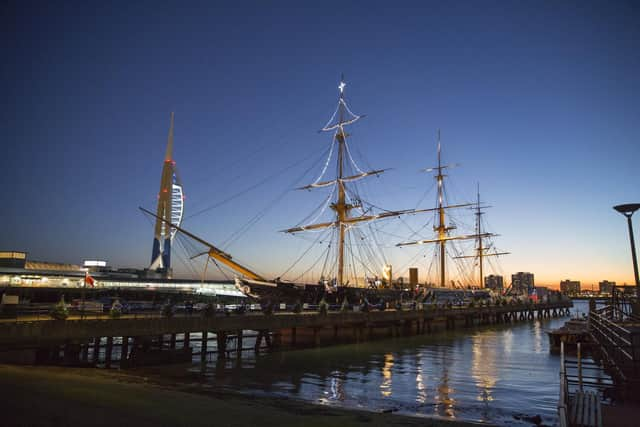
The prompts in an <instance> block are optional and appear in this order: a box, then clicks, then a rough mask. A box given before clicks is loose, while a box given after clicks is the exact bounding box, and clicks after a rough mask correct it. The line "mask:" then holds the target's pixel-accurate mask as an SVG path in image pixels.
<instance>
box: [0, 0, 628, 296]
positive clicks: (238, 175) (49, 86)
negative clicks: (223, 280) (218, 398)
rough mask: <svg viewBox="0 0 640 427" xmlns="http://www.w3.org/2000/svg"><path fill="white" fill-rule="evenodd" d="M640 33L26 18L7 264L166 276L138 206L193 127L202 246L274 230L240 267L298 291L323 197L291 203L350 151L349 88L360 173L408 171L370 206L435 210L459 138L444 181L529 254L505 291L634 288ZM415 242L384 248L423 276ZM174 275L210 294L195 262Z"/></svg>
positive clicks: (547, 12) (474, 25)
mask: <svg viewBox="0 0 640 427" xmlns="http://www.w3.org/2000/svg"><path fill="white" fill-rule="evenodd" d="M89 3H91V2H89ZM130 3H135V4H130ZM639 12H640V9H639V7H638V5H637V3H636V2H625V1H616V2H605V1H602V2H588V1H575V2H573V1H563V2H557V1H535V2H504V1H502V2H500V1H470V2H463V1H459V2H458V1H456V2H430V1H417V2H409V1H406V2H404V1H403V2H395V3H393V5H391V4H390V3H389V2H375V1H372V2H344V1H343V2H331V1H327V2H260V1H256V2H251V1H240V2H231V1H229V2H211V1H209V2H201V3H194V2H158V1H154V2H146V3H145V2H127V3H124V2H123V3H122V4H120V5H119V6H115V5H112V3H111V2H105V3H102V4H100V5H99V6H95V5H92V6H89V5H88V4H87V3H86V2H65V3H62V4H59V5H54V4H53V3H50V2H41V3H38V2H22V1H20V2H10V4H9V5H8V6H7V5H5V6H4V13H3V14H2V20H3V23H2V26H3V28H4V37H3V40H2V50H3V67H2V68H1V70H2V86H3V93H4V94H5V95H4V98H5V102H4V103H2V107H1V108H2V121H1V124H2V135H3V140H4V142H3V143H2V147H3V154H4V155H3V156H2V157H1V159H0V179H1V182H2V183H3V184H4V185H2V188H1V189H0V197H2V200H3V201H4V203H3V208H2V209H1V210H0V212H2V214H1V216H2V220H3V221H2V222H3V231H2V233H1V234H0V249H1V250H5V249H9V250H24V251H27V252H29V258H30V259H36V260H49V261H56V262H69V263H81V262H82V260H83V259H88V258H98V259H106V260H108V261H109V263H110V264H111V265H113V266H117V267H125V266H128V267H134V266H135V267H146V266H148V263H149V261H150V256H151V244H152V240H153V229H152V223H151V221H150V220H149V219H148V218H146V217H145V216H143V215H142V214H141V213H140V212H139V210H138V206H143V207H146V208H148V209H151V210H153V209H154V207H155V200H156V196H157V191H158V186H159V181H160V172H161V168H162V161H163V156H164V149H165V145H166V138H167V131H168V126H169V115H170V112H172V111H175V117H176V119H175V120H176V122H175V123H176V124H175V145H174V158H175V160H176V162H177V166H178V169H179V172H180V177H181V179H182V182H183V184H184V191H185V194H186V196H187V199H186V210H185V215H186V220H185V222H184V226H185V227H186V228H188V229H189V230H191V231H193V232H194V233H196V234H198V235H200V236H203V237H205V238H206V239H207V240H209V241H211V242H212V243H216V244H217V243H219V242H225V241H227V240H229V239H230V237H231V236H232V235H234V233H235V232H236V231H238V230H239V229H241V228H242V227H243V225H244V224H246V223H247V222H248V221H251V219H252V218H253V217H254V216H255V215H256V214H257V213H259V212H263V211H264V212H265V214H264V216H263V217H262V218H260V221H258V222H257V223H256V224H255V225H254V226H253V227H251V228H250V229H249V230H248V231H247V232H246V233H244V234H242V236H241V237H239V238H238V239H235V240H233V241H232V242H231V243H230V244H228V245H226V246H225V249H226V250H228V251H229V252H231V253H232V254H233V255H234V256H235V257H237V259H239V260H241V261H243V262H246V263H247V264H249V265H250V266H252V267H254V268H255V269H256V270H258V271H260V272H262V273H263V274H264V275H266V276H268V277H276V276H279V275H280V274H281V273H282V272H283V271H284V270H286V269H287V268H288V267H289V265H290V264H291V262H292V260H293V259H295V258H297V256H298V254H299V253H300V251H301V250H303V249H302V248H303V247H304V246H305V245H308V244H309V240H308V239H306V240H305V239H304V238H299V237H292V236H288V235H284V234H282V233H279V232H278V230H282V229H284V228H287V227H290V226H294V225H296V224H297V223H298V222H299V221H301V220H302V219H303V218H304V217H306V216H307V215H308V214H309V213H310V211H311V210H312V208H313V207H315V206H317V205H318V204H319V203H320V202H321V201H322V198H323V197H324V196H323V194H325V193H322V194H320V193H312V192H299V191H293V188H295V187H298V186H301V185H304V184H308V183H310V182H312V181H313V180H314V179H315V178H316V177H317V175H318V174H319V173H320V170H321V168H322V162H323V161H324V160H321V159H322V153H323V152H324V151H325V150H326V149H327V148H328V145H329V144H330V142H331V136H330V135H327V134H321V133H318V130H319V129H320V128H321V127H322V126H323V125H324V124H325V123H326V121H327V120H328V119H329V117H330V116H331V114H332V113H333V111H334V108H335V105H336V101H337V96H338V89H337V86H338V83H339V81H340V76H341V74H342V73H344V75H345V80H346V83H347V88H346V96H347V101H348V102H349V106H350V108H351V109H352V110H353V111H354V112H355V113H356V114H366V117H365V118H363V119H362V120H360V121H359V122H358V123H357V124H356V125H354V126H353V127H352V128H351V129H350V130H351V131H352V137H351V138H350V144H352V148H353V152H352V154H353V155H354V158H355V159H356V161H358V162H359V163H360V164H361V165H362V166H363V167H372V168H376V169H377V168H392V170H390V171H388V172H387V173H385V174H383V175H382V176H380V177H379V178H372V179H371V180H369V182H368V183H366V186H367V187H366V194H367V196H368V199H370V200H371V201H372V202H374V203H375V204H376V205H377V206H381V207H384V208H386V209H392V210H393V209H407V208H414V207H417V206H418V207H423V208H427V207H433V206H434V203H435V194H434V193H433V191H432V192H431V193H428V192H427V191H426V190H428V189H429V188H430V187H431V186H432V184H433V178H432V176H431V175H429V174H425V173H421V172H420V169H423V168H426V167H430V166H434V164H435V162H436V135H437V129H441V130H442V144H443V145H442V146H443V160H444V161H445V162H451V163H459V164H460V166H459V167H457V168H455V169H452V170H451V171H450V172H449V173H450V177H449V178H450V180H449V182H448V184H450V185H449V187H448V190H449V195H450V196H451V201H457V202H464V201H473V200H474V199H475V192H476V185H477V183H479V184H480V188H481V193H482V198H483V199H484V200H485V201H486V203H487V204H488V205H490V206H491V208H488V209H487V210H486V211H487V214H486V216H485V217H486V219H487V221H488V223H489V226H490V231H492V232H495V233H497V234H499V235H500V236H499V237H497V238H496V240H495V242H496V247H498V248H499V249H501V250H503V251H508V252H511V255H509V256H506V257H503V258H501V260H500V263H499V268H498V270H497V272H500V273H502V274H504V275H506V276H510V275H511V274H512V273H515V272H518V271H529V272H533V273H534V274H535V276H536V283H537V284H541V285H544V284H551V285H557V284H558V282H559V281H560V280H561V279H566V278H571V279H576V280H581V281H582V282H583V284H587V285H590V284H591V283H596V284H597V282H598V281H599V280H602V279H609V280H614V281H617V282H618V283H623V282H627V283H632V282H633V270H632V264H631V254H630V249H629V240H628V232H627V226H626V222H625V219H624V218H623V217H622V216H621V215H620V214H619V213H617V212H615V211H614V210H613V209H612V206H613V205H616V204H620V203H632V202H638V203H640V185H639V184H640V168H639V167H638V165H639V159H640V79H639V77H638V76H640V54H639V50H638V41H639V40H640V26H639V25H638V22H639V19H640V13H639ZM318 162H320V163H318ZM223 202H224V203H223ZM194 214H195V215H194ZM634 219H635V221H634V226H635V230H636V241H637V242H638V243H639V244H640V234H639V233H638V230H640V214H638V215H636V217H635V218H634ZM425 220H426V218H422V219H421V218H417V217H412V218H411V219H410V220H408V221H410V222H411V224H414V227H418V224H419V223H420V222H421V221H422V222H424V221H425ZM403 226H404V225H394V224H393V223H391V224H389V225H386V224H385V225H382V226H381V227H382V228H381V229H382V230H383V231H385V232H386V233H387V234H385V236H386V238H385V242H384V245H383V246H385V253H386V254H387V256H388V259H389V260H390V262H391V263H392V265H394V269H396V271H395V274H396V275H405V276H406V275H407V273H406V269H405V270H404V271H398V269H400V268H401V267H402V266H404V265H406V264H407V263H410V264H411V265H407V267H409V266H417V267H419V268H420V269H421V270H423V269H425V268H426V267H425V264H424V263H425V262H426V261H421V260H423V259H426V258H424V257H422V258H421V256H422V255H421V254H418V252H419V251H420V250H422V251H423V252H424V251H425V250H426V247H421V248H403V249H399V248H395V246H394V245H395V243H398V242H399V241H402V240H403V239H401V237H403V238H408V237H409V234H410V232H409V231H408V230H407V229H404V228H403ZM430 230H431V229H430V228H429V227H427V228H426V229H425V230H424V233H423V234H422V235H421V236H420V238H431V237H432V236H433V233H432V232H431V231H430ZM392 235H396V236H397V237H393V236H392ZM416 256H417V258H416ZM183 258H184V256H183ZM414 258H415V262H414V261H411V260H412V259H414ZM410 261H411V262H410ZM421 263H422V264H421ZM175 269H176V271H177V272H178V273H179V274H181V275H193V271H192V270H190V269H187V268H185V267H184V265H183V264H182V263H181V261H180V260H179V259H177V258H176V261H175ZM488 272H491V271H488Z"/></svg>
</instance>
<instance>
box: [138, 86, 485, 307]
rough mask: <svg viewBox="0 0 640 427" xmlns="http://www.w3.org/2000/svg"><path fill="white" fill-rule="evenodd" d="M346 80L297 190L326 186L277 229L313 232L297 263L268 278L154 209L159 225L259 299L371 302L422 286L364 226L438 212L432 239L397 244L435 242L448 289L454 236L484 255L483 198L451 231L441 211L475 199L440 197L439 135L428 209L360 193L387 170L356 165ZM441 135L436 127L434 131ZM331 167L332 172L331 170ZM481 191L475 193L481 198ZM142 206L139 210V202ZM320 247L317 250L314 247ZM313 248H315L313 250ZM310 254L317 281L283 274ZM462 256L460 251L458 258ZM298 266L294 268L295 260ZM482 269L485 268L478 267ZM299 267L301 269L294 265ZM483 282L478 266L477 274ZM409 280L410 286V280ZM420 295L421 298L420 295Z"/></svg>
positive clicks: (407, 294)
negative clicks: (312, 168) (403, 277)
mask: <svg viewBox="0 0 640 427" xmlns="http://www.w3.org/2000/svg"><path fill="white" fill-rule="evenodd" d="M345 88H346V84H345V82H344V79H342V80H341V81H340V84H339V86H338V90H339V94H338V102H337V106H336V108H335V111H334V113H333V115H332V116H331V118H330V119H329V121H328V122H327V123H326V125H325V126H324V127H323V128H322V129H321V132H324V133H330V134H331V135H332V138H331V143H330V145H329V147H328V150H327V152H328V154H327V156H326V159H325V161H324V163H323V166H322V168H321V170H320V172H319V174H318V175H317V177H316V179H315V180H314V181H313V182H311V183H310V184H308V185H305V186H302V187H299V188H298V190H307V191H325V192H326V196H325V198H324V200H323V201H322V203H321V204H320V206H319V207H318V208H317V209H316V210H314V211H313V212H311V213H310V214H309V215H307V217H306V218H305V219H304V220H302V221H301V222H300V223H298V224H297V225H295V226H293V227H290V228H287V229H285V230H282V232H283V233H286V234H288V235H298V234H307V235H312V236H315V238H312V239H309V240H311V244H310V245H309V246H308V248H307V249H306V250H302V251H301V252H300V256H299V257H298V258H297V259H296V260H295V261H294V263H293V265H292V266H290V267H289V268H288V269H287V270H286V271H285V273H284V274H282V275H281V277H277V278H275V279H267V278H266V277H264V276H263V275H261V274H259V273H257V272H256V271H255V270H254V269H252V268H249V267H247V266H245V265H242V264H240V263H239V262H237V261H236V260H235V259H234V258H233V257H232V255H231V254H229V253H227V252H226V251H225V250H222V249H221V248H219V247H217V246H215V245H213V244H211V243H209V242H207V241H206V240H204V239H202V238H200V237H198V236H196V235H194V234H193V233H191V232H189V231H187V230H185V229H184V228H182V227H181V226H180V225H179V224H176V223H175V222H172V220H171V219H169V218H167V217H166V216H165V217H163V216H161V215H153V214H152V213H151V212H149V211H146V210H144V209H143V210H144V211H145V212H147V213H148V214H150V215H152V216H154V217H156V220H157V221H158V223H162V224H164V229H166V230H168V232H169V233H175V232H179V233H181V234H183V235H184V236H186V237H188V238H189V239H191V240H192V241H195V242H198V243H199V244H201V245H203V246H204V247H205V248H206V249H205V250H204V251H202V252H201V253H200V254H206V255H207V256H208V257H209V258H208V259H211V260H213V262H214V263H216V265H218V266H219V264H222V265H223V266H225V267H227V268H229V269H231V270H233V271H234V272H235V274H236V277H235V282H236V286H237V287H238V289H240V290H241V291H242V292H243V293H244V294H246V295H247V296H251V297H256V298H261V299H271V300H276V301H291V302H293V301H299V302H303V303H304V302H307V303H317V302H319V301H320V300H321V299H325V301H327V302H329V303H338V304H339V303H342V302H344V301H345V299H346V300H347V301H349V302H357V301H363V300H366V301H369V302H371V303H372V304H378V303H380V302H385V301H387V302H393V301H398V300H406V299H416V298H418V299H419V298H422V297H424V296H425V295H426V291H425V290H424V289H421V290H419V292H417V290H416V287H414V286H408V285H405V284H403V283H402V281H396V282H394V281H393V277H392V270H391V265H390V264H389V263H388V262H387V258H386V256H385V254H384V253H383V251H382V245H381V243H380V241H381V239H380V237H379V236H377V234H376V229H375V228H374V227H371V226H369V225H370V224H372V223H375V222H377V221H381V220H385V219H392V218H398V217H401V216H403V215H408V214H417V213H426V212H432V213H434V214H435V217H436V218H437V221H438V222H437V225H434V231H435V232H436V238H435V239H430V240H420V241H414V242H403V243H399V244H397V246H409V245H418V244H419V245H422V244H427V243H435V244H436V245H437V246H438V248H439V251H438V254H439V272H440V281H439V285H438V286H437V287H438V288H440V289H442V288H450V287H449V286H447V282H446V261H445V259H446V254H447V251H446V247H447V244H448V243H449V242H451V241H455V240H469V239H476V240H477V242H478V249H477V251H476V254H475V256H477V257H479V259H480V263H481V265H482V260H483V258H484V257H485V256H487V255H488V254H487V253H486V246H484V247H483V239H485V238H488V237H491V236H493V235H492V234H490V233H485V232H483V231H482V229H481V227H480V215H481V210H480V201H479V199H478V204H477V218H478V227H477V230H476V232H475V233H471V234H467V235H459V236H454V235H452V233H451V232H452V231H453V230H454V229H455V227H454V226H453V225H451V224H448V223H447V221H446V212H447V211H448V210H450V209H459V208H467V207H471V206H473V205H474V204H473V203H464V204H458V205H446V204H445V203H444V177H445V174H444V171H445V170H446V169H447V168H449V167H451V166H449V165H442V163H441V156H440V153H441V148H440V147H441V145H440V141H439V136H438V165H437V166H436V167H435V168H431V169H426V170H425V171H435V172H436V175H435V178H436V181H437V185H438V194H437V206H436V207H435V208H428V209H418V208H415V209H404V210H388V209H382V208H380V207H378V206H377V205H375V204H373V203H371V202H370V201H368V200H367V199H366V198H365V197H363V193H364V191H362V189H361V188H360V187H359V186H360V181H361V180H364V179H366V178H371V177H377V176H380V175H382V174H383V173H384V172H385V171H386V170H387V169H367V168H364V169H363V168H361V167H360V166H359V165H358V163H357V162H356V161H355V160H354V158H353V156H352V154H351V153H352V150H351V149H350V146H349V143H348V139H349V136H350V134H349V133H348V131H347V129H349V128H350V126H352V125H354V124H355V123H357V122H358V121H359V120H360V119H361V118H362V117H364V116H361V115H357V114H355V113H353V112H352V111H351V109H350V108H349V106H348V104H347V102H346V99H345ZM438 135H439V132H438ZM331 170H333V171H334V173H331ZM478 197H479V196H478ZM141 209H142V208H141ZM319 247H321V248H322V249H321V250H318V248H319ZM314 249H315V253H314V252H313V250H314ZM307 255H308V256H309V258H313V259H311V262H310V266H309V267H308V268H307V266H305V267H304V268H302V270H303V271H304V272H309V271H311V270H312V269H314V270H315V271H317V272H319V279H318V280H315V281H307V282H305V280H300V279H301V278H302V279H304V278H303V276H304V274H300V275H298V276H297V277H294V278H293V279H288V280H287V279H284V278H283V277H284V276H285V275H286V274H287V273H289V272H290V271H292V269H293V268H294V267H296V266H298V264H299V262H300V261H301V259H302V258H304V257H305V256H307ZM460 258H463V257H460ZM298 267H299V266H298ZM481 268H482V267H481ZM298 269H300V268H298ZM480 275H481V276H480V280H482V271H481V273H480ZM412 285H413V284H412ZM421 295H422V296H421Z"/></svg>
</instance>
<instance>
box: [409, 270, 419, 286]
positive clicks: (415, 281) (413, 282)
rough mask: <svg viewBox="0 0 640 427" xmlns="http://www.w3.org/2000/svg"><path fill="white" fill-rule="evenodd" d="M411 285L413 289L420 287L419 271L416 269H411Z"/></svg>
mask: <svg viewBox="0 0 640 427" xmlns="http://www.w3.org/2000/svg"><path fill="white" fill-rule="evenodd" d="M409 285H411V287H412V288H415V287H416V286H418V269H417V268H416V267H411V268H410V269H409Z"/></svg>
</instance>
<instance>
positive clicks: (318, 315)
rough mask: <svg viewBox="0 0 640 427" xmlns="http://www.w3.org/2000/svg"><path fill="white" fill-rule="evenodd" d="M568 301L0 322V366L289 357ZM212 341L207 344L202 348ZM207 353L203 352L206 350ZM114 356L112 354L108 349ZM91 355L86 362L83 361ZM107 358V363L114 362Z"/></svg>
mask: <svg viewBox="0 0 640 427" xmlns="http://www.w3.org/2000/svg"><path fill="white" fill-rule="evenodd" d="M571 306H572V303H571V301H558V302H552V303H541V304H508V305H499V306H483V307H464V308H444V307H441V308H435V307H432V306H422V305H421V304H416V305H415V306H412V307H406V308H405V309H395V310H382V311H348V310H340V311H335V312H334V311H328V312H327V311H326V310H325V311H302V312H288V311H277V312H275V313H272V314H265V313H261V312H247V313H242V314H236V313H234V314H228V313H227V315H225V314H221V315H211V316H206V315H175V316H172V317H169V318H167V317H162V316H159V315H158V316H153V317H134V316H128V317H123V318H118V319H86V318H85V319H82V320H80V319H78V320H40V321H21V320H20V319H16V320H15V321H11V322H0V360H4V361H15V362H18V363H44V364H49V363H62V364H68V365H74V364H83V363H86V364H96V363H98V362H100V363H104V365H105V366H111V364H112V363H113V361H114V360H115V359H118V360H119V361H120V366H121V367H126V366H135V365H142V364H161V363H171V362H174V361H176V362H178V361H179V362H186V361H191V360H192V357H193V355H194V352H193V349H192V344H194V343H197V342H198V341H199V342H200V345H199V346H197V347H198V348H199V349H198V351H199V353H200V356H201V361H202V362H206V361H207V354H209V353H211V352H213V351H214V350H209V349H210V348H211V349H214V348H215V353H217V357H218V358H225V357H228V356H229V355H230V354H232V353H235V354H236V355H237V356H239V355H240V354H241V353H242V351H245V350H249V349H252V350H254V351H259V350H260V349H261V348H268V349H291V348H296V347H310V346H320V345H332V344H339V343H352V342H364V341H368V340H375V339H384V338H389V337H399V336H408V335H418V334H427V333H432V332H436V331H439V330H445V329H453V328H458V327H472V326H476V325H484V324H497V323H515V322H521V321H530V320H534V319H541V318H548V317H559V316H566V315H569V309H570V307H571ZM210 340H213V343H211V342H210ZM209 345H211V347H209ZM116 347H118V348H119V351H118V350H117V349H116ZM90 353H91V357H90ZM114 355H115V359H114Z"/></svg>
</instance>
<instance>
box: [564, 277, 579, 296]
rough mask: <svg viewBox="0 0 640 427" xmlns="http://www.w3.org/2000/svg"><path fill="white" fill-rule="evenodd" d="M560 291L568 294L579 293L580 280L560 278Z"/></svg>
mask: <svg viewBox="0 0 640 427" xmlns="http://www.w3.org/2000/svg"><path fill="white" fill-rule="evenodd" d="M560 292H563V293H565V294H569V295H577V294H579V293H580V281H579V280H569V279H567V280H562V281H561V282H560Z"/></svg>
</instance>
